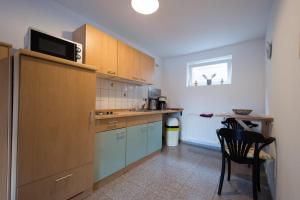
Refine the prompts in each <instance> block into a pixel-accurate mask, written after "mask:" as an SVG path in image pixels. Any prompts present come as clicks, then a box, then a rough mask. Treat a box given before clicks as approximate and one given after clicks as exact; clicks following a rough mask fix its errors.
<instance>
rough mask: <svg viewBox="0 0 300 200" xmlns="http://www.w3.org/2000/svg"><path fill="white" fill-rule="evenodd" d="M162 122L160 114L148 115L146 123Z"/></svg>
mask: <svg viewBox="0 0 300 200" xmlns="http://www.w3.org/2000/svg"><path fill="white" fill-rule="evenodd" d="M158 121H162V114H156V115H149V116H148V120H147V123H152V122H158Z"/></svg>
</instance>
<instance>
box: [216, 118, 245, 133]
mask: <svg viewBox="0 0 300 200" xmlns="http://www.w3.org/2000/svg"><path fill="white" fill-rule="evenodd" d="M221 123H222V124H223V125H224V126H225V127H226V128H230V129H234V130H238V129H244V128H243V127H242V126H241V125H240V124H239V123H238V122H237V121H236V120H235V119H234V118H227V119H226V120H225V121H222V122H221Z"/></svg>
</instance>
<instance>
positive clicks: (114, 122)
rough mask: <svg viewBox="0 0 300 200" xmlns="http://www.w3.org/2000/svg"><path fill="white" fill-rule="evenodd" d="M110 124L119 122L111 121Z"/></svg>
mask: <svg viewBox="0 0 300 200" xmlns="http://www.w3.org/2000/svg"><path fill="white" fill-rule="evenodd" d="M108 123H109V124H116V123H118V121H110V122H108Z"/></svg>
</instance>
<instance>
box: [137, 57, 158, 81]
mask: <svg viewBox="0 0 300 200" xmlns="http://www.w3.org/2000/svg"><path fill="white" fill-rule="evenodd" d="M154 65H155V61H154V59H153V58H151V57H150V56H148V55H146V54H144V53H142V52H140V80H141V81H142V82H145V83H148V84H153V75H154Z"/></svg>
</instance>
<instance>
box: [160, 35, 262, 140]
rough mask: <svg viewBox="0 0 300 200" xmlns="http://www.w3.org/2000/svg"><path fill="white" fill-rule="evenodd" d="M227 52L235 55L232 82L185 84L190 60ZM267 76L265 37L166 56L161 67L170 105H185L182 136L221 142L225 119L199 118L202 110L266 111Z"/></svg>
mask: <svg viewBox="0 0 300 200" xmlns="http://www.w3.org/2000/svg"><path fill="white" fill-rule="evenodd" d="M227 55H232V56H233V60H232V61H233V66H232V84H231V85H221V86H199V87H189V88H187V87H186V64H187V62H191V61H197V60H201V59H209V58H216V57H221V56H227ZM264 76H265V60H264V40H263V39H257V40H253V41H247V42H244V43H240V44H236V45H232V46H227V47H223V48H218V49H213V50H209V51H204V52H199V53H195V54H191V55H186V56H179V57H174V58H169V59H166V60H165V61H164V64H163V68H162V86H163V94H165V95H166V96H167V97H168V100H169V102H168V103H169V106H170V107H182V108H184V112H183V116H182V124H183V125H182V126H183V131H182V140H184V141H188V142H193V143H198V144H204V145H211V146H219V144H218V141H217V137H216V129H217V128H220V126H221V125H220V121H221V120H222V119H221V118H212V119H206V118H200V117H199V116H198V115H199V114H200V113H204V112H213V113H220V112H231V109H232V108H250V109H253V110H254V113H264V111H265V110H264V109H265V107H264V98H265V83H264Z"/></svg>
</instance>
